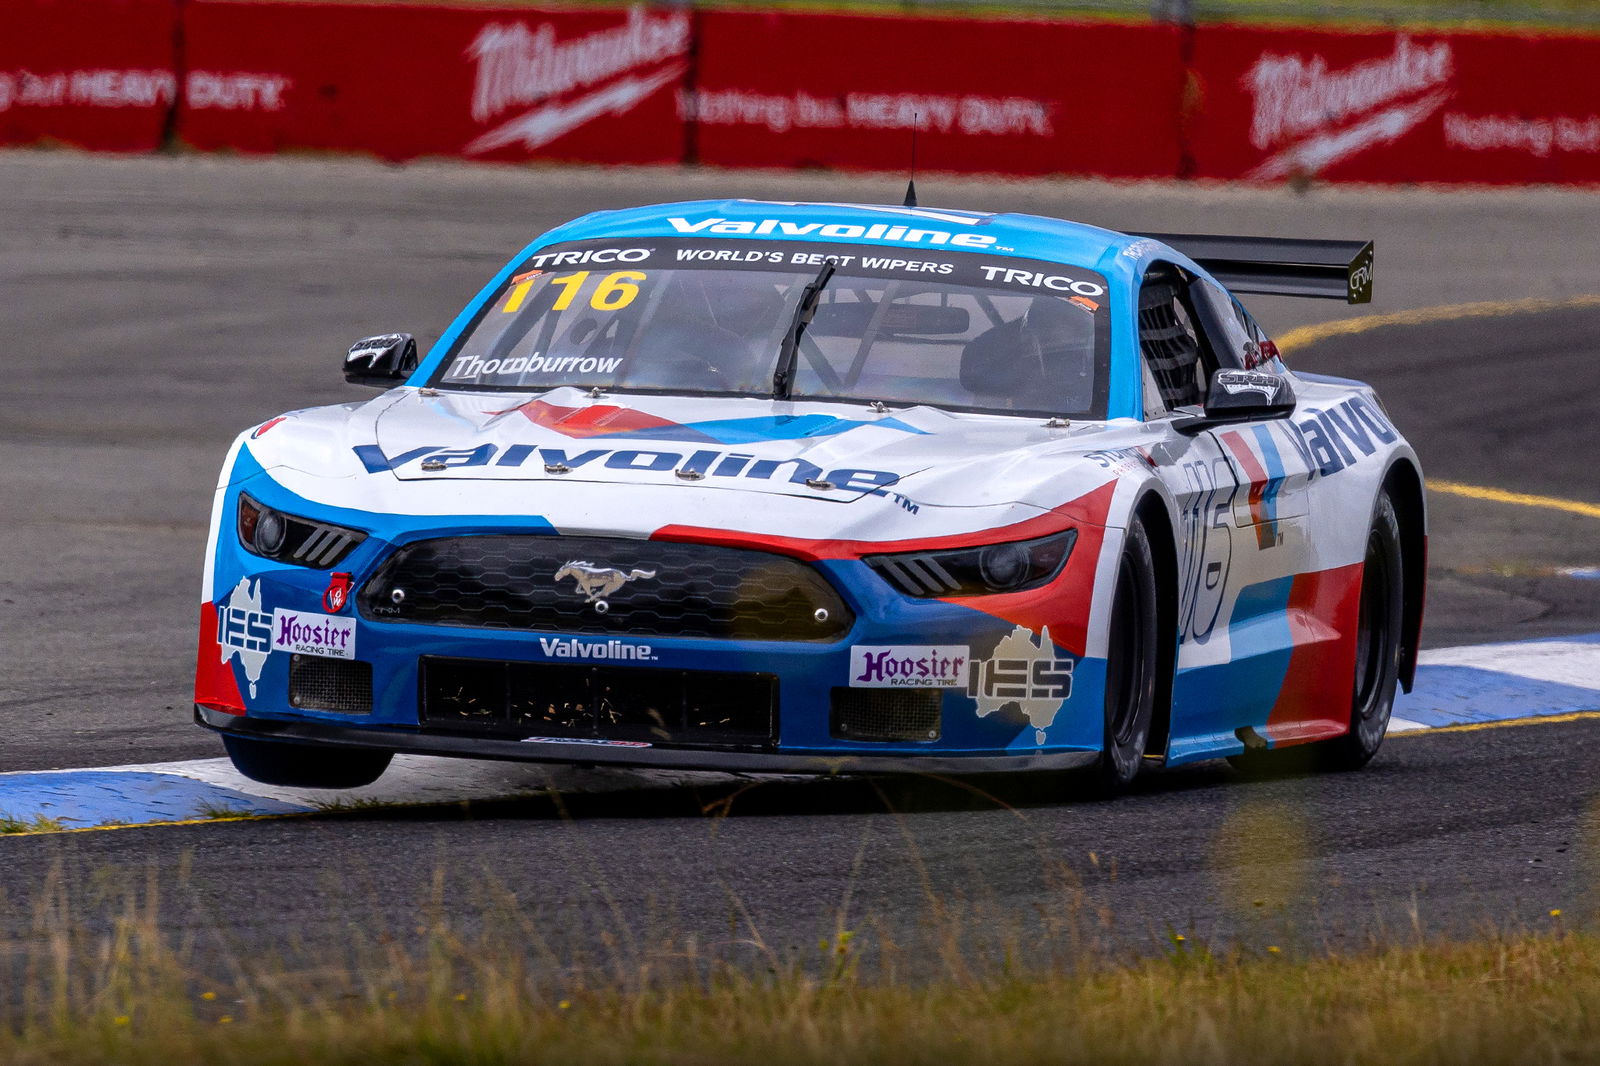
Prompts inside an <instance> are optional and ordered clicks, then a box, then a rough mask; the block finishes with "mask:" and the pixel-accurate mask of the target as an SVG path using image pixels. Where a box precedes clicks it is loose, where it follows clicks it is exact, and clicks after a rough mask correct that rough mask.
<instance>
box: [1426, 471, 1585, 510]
mask: <svg viewBox="0 0 1600 1066" xmlns="http://www.w3.org/2000/svg"><path fill="white" fill-rule="evenodd" d="M1428 491H1429V492H1443V493H1446V494H1448V495H1451V496H1466V497H1467V498H1469V499H1473V500H1488V501H1490V502H1491V503H1514V504H1518V505H1520V506H1523V507H1544V508H1547V509H1549V510H1552V511H1566V512H1567V513H1569V514H1581V515H1585V516H1587V517H1589V518H1600V504H1596V503H1585V502H1583V501H1582V500H1564V499H1562V498H1561V497H1560V496H1536V495H1534V494H1533V493H1531V492H1510V491H1508V490H1506V489H1496V488H1490V487H1488V486H1487V485H1464V484H1462V483H1461V482H1459V481H1435V480H1432V479H1429V481H1428Z"/></svg>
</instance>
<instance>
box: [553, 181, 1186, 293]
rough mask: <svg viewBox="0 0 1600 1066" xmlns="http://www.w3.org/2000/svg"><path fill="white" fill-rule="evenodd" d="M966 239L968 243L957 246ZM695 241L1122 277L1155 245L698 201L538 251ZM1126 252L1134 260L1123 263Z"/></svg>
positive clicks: (1102, 235) (1032, 221)
mask: <svg viewBox="0 0 1600 1066" xmlns="http://www.w3.org/2000/svg"><path fill="white" fill-rule="evenodd" d="M786 227H787V228H786ZM805 227H811V228H805ZM797 230H799V232H796V231H797ZM961 234H966V235H968V236H966V237H965V238H963V239H959V240H958V239H956V238H957V236H958V235H961ZM690 235H695V236H703V237H707V238H721V237H735V238H738V237H751V238H761V239H766V240H806V241H821V242H828V241H834V242H841V243H849V244H867V245H877V246H881V247H886V248H889V247H893V248H908V249H909V248H929V249H942V250H946V251H967V252H992V253H997V254H1001V255H1011V256H1023V257H1026V258H1031V259H1044V260H1048V261H1052V262H1061V263H1070V264H1073V265H1076V266H1086V267H1091V268H1093V269H1097V270H1100V271H1101V272H1102V273H1107V272H1108V271H1109V272H1113V273H1122V271H1121V270H1118V269H1117V263H1116V261H1117V260H1118V259H1119V258H1120V259H1121V260H1122V261H1123V263H1124V264H1125V265H1126V267H1127V268H1132V267H1133V266H1134V265H1135V263H1136V262H1137V260H1138V259H1141V258H1143V255H1142V254H1140V253H1143V252H1144V251H1145V247H1146V246H1151V245H1154V242H1152V241H1148V240H1142V239H1140V238H1137V237H1131V236H1129V235H1128V234H1125V233H1119V232H1117V231H1115V230H1109V229H1101V228H1100V227H1098V226H1089V225H1085V224H1083V223H1080V222H1068V221H1065V220H1063V219H1057V218H1045V217H1043V216H1040V215H1025V214H1014V213H1009V212H1007V213H991V212H982V211H961V210H946V209H943V208H926V207H905V206H901V205H895V204H842V203H804V202H785V201H774V200H692V201H685V202H682V203H669V204H652V205H650V206H648V207H634V208H626V209H623V210H618V211H597V212H595V213H593V214H589V215H585V216H583V217H582V218H579V219H575V220H573V221H572V222H569V223H567V224H566V225H563V226H559V227H557V228H556V229H553V230H551V231H550V232H548V233H546V234H545V235H544V236H543V237H542V238H541V239H540V240H539V241H538V245H539V246H545V245H549V244H554V243H557V242H564V241H579V240H593V239H597V238H608V237H609V238H615V237H662V236H690ZM941 236H942V237H944V239H940V238H941ZM908 237H909V238H910V239H907V238H908ZM1151 250H1154V249H1151ZM1161 251H1162V252H1163V253H1165V257H1168V258H1178V259H1179V260H1180V261H1181V260H1182V257H1174V256H1172V255H1171V253H1170V251H1168V250H1167V249H1164V248H1163V249H1161ZM1123 252H1131V253H1134V254H1131V255H1123V256H1119V253H1123ZM1131 273H1132V271H1131V269H1129V270H1128V274H1131ZM1124 276H1125V277H1126V276H1127V275H1124Z"/></svg>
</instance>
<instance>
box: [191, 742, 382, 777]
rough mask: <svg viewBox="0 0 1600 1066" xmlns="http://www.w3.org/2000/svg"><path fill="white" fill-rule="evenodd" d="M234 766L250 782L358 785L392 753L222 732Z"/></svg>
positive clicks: (378, 772) (378, 773) (377, 774)
mask: <svg viewBox="0 0 1600 1066" xmlns="http://www.w3.org/2000/svg"><path fill="white" fill-rule="evenodd" d="M222 744H223V746H224V747H225V748H227V749H228V758H230V759H232V760H233V767H234V769H236V770H238V771H239V772H240V773H241V774H243V775H244V776H246V777H248V778H249V779H250V780H252V781H259V782H261V783H262V784H264V785H280V786H283V787H286V788H360V787H361V786H362V785H370V784H372V783H373V782H374V781H376V780H377V779H378V778H379V777H381V776H383V772H384V771H385V770H387V769H388V768H389V760H390V759H392V758H394V753H393V752H388V751H368V750H367V749H365V748H332V747H323V746H321V745H315V744H293V743H287V742H284V741H278V740H256V739H254V738H253V737H240V736H234V735H232V734H229V733H224V734H222Z"/></svg>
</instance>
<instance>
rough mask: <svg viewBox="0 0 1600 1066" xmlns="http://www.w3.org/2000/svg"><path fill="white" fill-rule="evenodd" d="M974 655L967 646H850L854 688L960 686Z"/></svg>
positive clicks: (851, 677) (851, 683)
mask: <svg viewBox="0 0 1600 1066" xmlns="http://www.w3.org/2000/svg"><path fill="white" fill-rule="evenodd" d="M970 657H971V649H970V648H968V647H966V646H965V645H947V646H941V645H933V646H923V645H915V644H891V645H886V646H879V647H871V646H866V645H862V646H858V647H854V648H851V649H850V687H851V688H960V687H961V686H962V685H964V684H966V680H967V660H968V659H969V658H970Z"/></svg>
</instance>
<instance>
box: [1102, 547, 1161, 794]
mask: <svg viewBox="0 0 1600 1066" xmlns="http://www.w3.org/2000/svg"><path fill="white" fill-rule="evenodd" d="M1156 663H1157V640H1156V564H1155V557H1154V555H1152V553H1151V551H1150V539H1149V537H1148V536H1146V534H1145V531H1144V524H1143V523H1141V522H1140V521H1139V520H1138V519H1134V520H1133V522H1132V524H1131V525H1130V526H1129V527H1128V534H1127V537H1126V538H1125V539H1124V540H1123V544H1122V555H1121V557H1120V558H1119V559H1118V561H1117V583H1116V591H1115V593H1114V594H1113V595H1112V600H1111V625H1110V628H1109V631H1108V633H1107V645H1106V698H1105V743H1104V746H1103V748H1102V750H1101V752H1100V759H1099V761H1098V762H1097V763H1096V764H1095V766H1094V768H1093V769H1092V770H1091V771H1090V775H1091V780H1092V783H1093V785H1094V788H1095V791H1096V792H1098V793H1100V794H1101V795H1114V794H1116V793H1118V792H1121V791H1122V790H1123V789H1125V788H1127V787H1128V785H1129V784H1131V783H1132V781H1133V779H1134V777H1135V776H1137V775H1138V773H1139V767H1140V766H1141V765H1143V761H1144V749H1145V745H1146V744H1147V743H1148V742H1149V739H1150V723H1151V721H1152V720H1153V719H1154V717H1155V704H1156Z"/></svg>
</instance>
